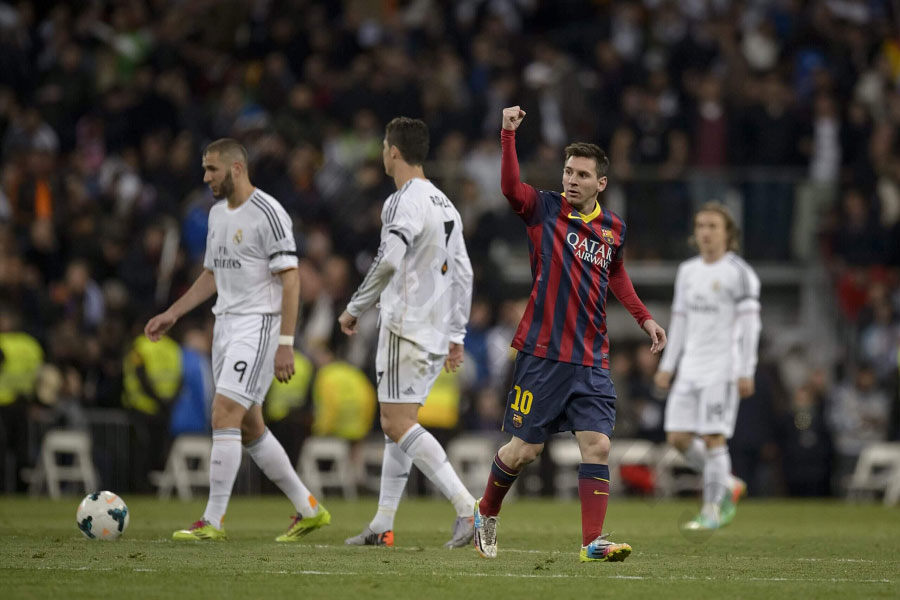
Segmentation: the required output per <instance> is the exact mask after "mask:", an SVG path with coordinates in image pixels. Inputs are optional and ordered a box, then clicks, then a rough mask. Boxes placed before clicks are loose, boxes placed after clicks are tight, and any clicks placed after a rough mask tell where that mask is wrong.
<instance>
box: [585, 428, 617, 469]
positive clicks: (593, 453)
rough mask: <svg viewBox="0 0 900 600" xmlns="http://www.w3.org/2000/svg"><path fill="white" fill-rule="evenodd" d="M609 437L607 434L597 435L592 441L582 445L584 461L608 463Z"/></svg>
mask: <svg viewBox="0 0 900 600" xmlns="http://www.w3.org/2000/svg"><path fill="white" fill-rule="evenodd" d="M609 446H610V444H609V438H608V437H606V436H605V435H600V436H597V437H595V438H593V439H591V440H590V442H588V443H586V444H582V445H581V459H582V460H583V461H584V462H589V463H596V464H601V465H603V464H607V461H609Z"/></svg>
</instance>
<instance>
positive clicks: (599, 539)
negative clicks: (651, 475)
mask: <svg viewBox="0 0 900 600" xmlns="http://www.w3.org/2000/svg"><path fill="white" fill-rule="evenodd" d="M575 437H576V439H577V440H578V447H579V449H580V450H581V465H579V467H578V499H579V500H580V501H581V552H580V554H579V560H581V561H582V562H592V561H600V562H618V561H622V560H625V559H626V558H628V555H629V554H631V546H629V545H628V544H616V543H614V542H611V541H609V540H607V539H606V536H605V535H603V523H604V521H605V520H606V509H607V506H608V504H609V447H610V441H609V436H607V435H606V434H604V433H600V432H597V431H576V432H575Z"/></svg>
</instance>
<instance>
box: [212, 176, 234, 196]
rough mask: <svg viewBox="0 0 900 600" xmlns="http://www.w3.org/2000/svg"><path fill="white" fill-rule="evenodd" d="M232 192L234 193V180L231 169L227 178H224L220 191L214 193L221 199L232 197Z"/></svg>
mask: <svg viewBox="0 0 900 600" xmlns="http://www.w3.org/2000/svg"><path fill="white" fill-rule="evenodd" d="M232 194H234V180H233V179H232V178H231V171H229V172H228V175H226V176H225V179H223V180H222V185H220V186H219V193H218V194H216V193H213V198H215V199H216V200H221V199H223V198H228V197H230V196H231V195H232Z"/></svg>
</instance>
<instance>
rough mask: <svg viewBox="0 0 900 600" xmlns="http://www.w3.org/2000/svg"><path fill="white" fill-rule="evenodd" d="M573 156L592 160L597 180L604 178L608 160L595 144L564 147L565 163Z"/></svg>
mask: <svg viewBox="0 0 900 600" xmlns="http://www.w3.org/2000/svg"><path fill="white" fill-rule="evenodd" d="M573 156H580V157H582V158H593V159H594V162H595V163H596V164H597V179H600V178H601V177H606V173H607V171H609V158H608V157H607V156H606V152H604V151H603V150H601V149H600V146H598V145H597V144H588V143H587V142H575V143H574V144H569V145H568V146H566V161H568V160H569V159H570V158H572V157H573Z"/></svg>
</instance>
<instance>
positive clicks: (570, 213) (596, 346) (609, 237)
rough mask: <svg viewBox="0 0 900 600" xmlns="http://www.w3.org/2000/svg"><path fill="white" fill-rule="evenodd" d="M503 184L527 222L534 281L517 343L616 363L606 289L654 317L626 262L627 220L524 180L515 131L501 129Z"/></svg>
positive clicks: (541, 352) (578, 359)
mask: <svg viewBox="0 0 900 600" xmlns="http://www.w3.org/2000/svg"><path fill="white" fill-rule="evenodd" d="M501 138H502V146H503V160H502V174H501V187H502V190H503V194H504V195H505V196H506V198H507V200H508V201H509V203H510V205H511V206H512V208H513V210H514V211H515V212H516V213H517V214H518V215H519V216H521V217H522V219H523V220H524V221H525V224H526V226H527V228H528V251H529V254H530V258H531V275H532V279H533V284H532V288H531V296H530V297H529V299H528V306H527V307H526V309H525V314H524V315H523V317H522V320H521V321H520V322H519V327H518V329H517V330H516V335H515V337H514V338H513V341H512V346H513V348H516V349H517V350H519V351H521V352H526V353H528V354H533V355H534V356H538V357H541V358H548V359H551V360H556V361H560V362H569V363H575V364H581V365H586V366H593V367H601V368H604V369H608V368H609V337H608V335H607V331H606V293H607V289H612V291H613V293H614V294H615V295H616V297H617V298H618V299H619V301H620V302H622V304H624V305H625V306H626V308H628V310H629V312H631V314H632V316H633V317H634V318H635V320H637V322H638V324H639V325H643V324H644V321H646V320H648V319H650V318H651V316H650V313H649V312H648V311H647V308H646V307H645V306H644V304H643V303H642V302H641V301H640V299H639V298H638V297H637V294H636V293H635V292H634V287H633V286H632V284H631V280H630V279H629V278H628V274H627V273H626V271H625V268H624V264H623V245H624V243H625V235H626V227H625V222H624V221H623V220H622V219H621V218H620V217H619V216H618V215H616V214H615V213H613V212H612V211H610V210H605V209H601V208H600V206H599V205H597V207H596V208H595V210H594V211H593V212H592V213H591V214H590V215H582V214H580V213H579V212H578V211H577V210H576V209H575V208H573V207H572V206H571V205H570V204H569V203H568V202H567V201H566V198H565V195H563V194H560V193H558V192H548V191H538V190H536V189H534V188H533V187H531V186H530V185H526V184H524V183H522V182H521V181H519V165H518V159H517V158H516V150H515V135H514V132H512V131H507V130H503V133H502V136H501Z"/></svg>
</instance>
